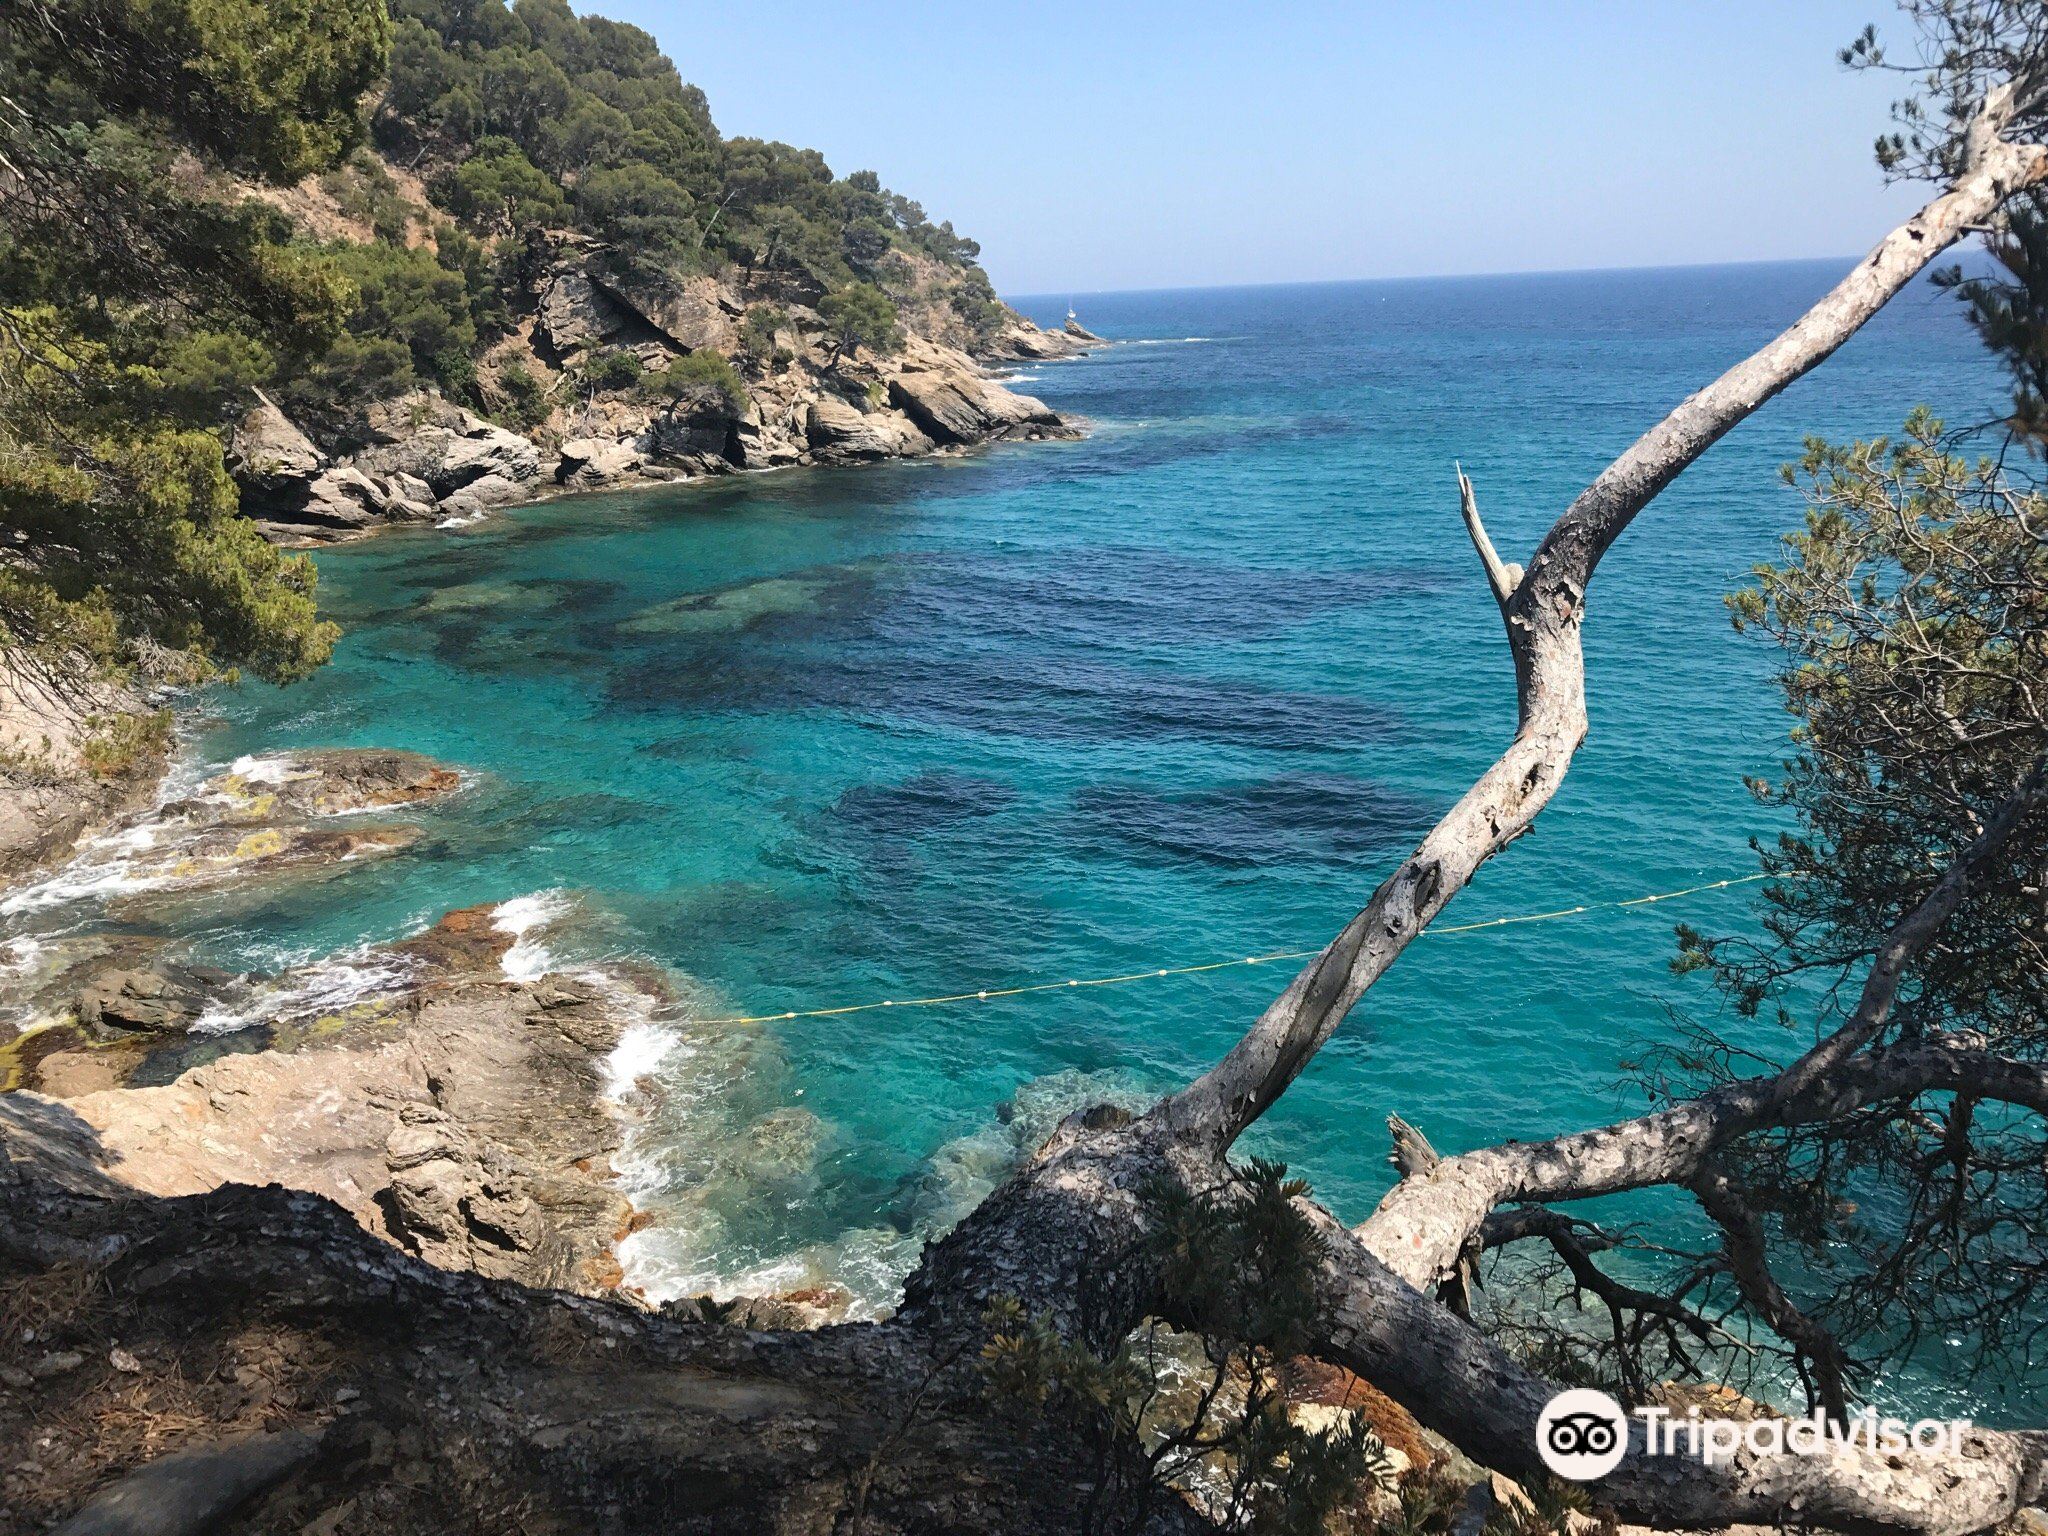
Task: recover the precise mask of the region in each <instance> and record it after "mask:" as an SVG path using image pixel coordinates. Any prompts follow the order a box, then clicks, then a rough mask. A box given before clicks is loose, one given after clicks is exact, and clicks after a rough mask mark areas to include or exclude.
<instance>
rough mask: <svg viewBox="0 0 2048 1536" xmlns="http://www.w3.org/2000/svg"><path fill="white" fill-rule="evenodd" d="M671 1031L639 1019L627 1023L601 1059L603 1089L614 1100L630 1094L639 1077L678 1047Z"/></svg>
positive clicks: (656, 1067)
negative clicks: (606, 1054) (616, 1042)
mask: <svg viewBox="0 0 2048 1536" xmlns="http://www.w3.org/2000/svg"><path fill="white" fill-rule="evenodd" d="M681 1046H682V1042H681V1041H680V1040H678V1039H677V1038H676V1036H675V1034H674V1032H673V1031H671V1030H668V1029H666V1028H664V1027H663V1026H661V1025H659V1024H656V1023H655V1022H653V1020H651V1019H648V1020H643V1021H642V1022H640V1023H638V1024H629V1025H628V1026H626V1029H625V1031H624V1033H622V1034H621V1035H620V1036H619V1043H618V1044H617V1045H615V1046H613V1047H612V1049H611V1054H610V1055H608V1056H606V1057H605V1059H604V1088H603V1093H604V1096H605V1097H606V1098H607V1099H611V1100H613V1101H614V1102H616V1101H617V1100H620V1099H623V1098H626V1097H627V1096H628V1095H629V1094H631V1093H632V1092H633V1091H634V1089H635V1087H636V1086H637V1085H638V1084H639V1082H640V1080H641V1079H642V1078H643V1077H652V1076H653V1075H654V1074H655V1073H657V1072H659V1071H660V1070H661V1069H662V1067H663V1066H664V1065H665V1064H666V1063H667V1062H668V1060H669V1058H670V1057H671V1056H673V1055H675V1054H676V1052H677V1051H678V1050H679V1049H680V1048H681Z"/></svg>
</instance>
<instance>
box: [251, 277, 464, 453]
mask: <svg viewBox="0 0 2048 1536" xmlns="http://www.w3.org/2000/svg"><path fill="white" fill-rule="evenodd" d="M330 259H331V260H332V262H333V264H334V267H335V269H336V270H337V271H339V272H341V273H343V274H345V275H346V276H347V278H348V279H349V280H350V282H351V283H352V284H353V285H354V287H355V291H356V303H355V305H354V307H353V308H352V310H351V311H350V312H349V315H348V319H347V322H346V328H345V331H344V334H343V335H342V336H341V337H340V338H339V339H338V340H337V341H336V342H335V343H334V344H333V345H332V346H330V347H328V348H326V349H325V350H324V351H323V352H322V353H321V354H320V355H319V356H318V357H316V358H314V359H312V360H310V361H309V362H307V363H306V364H304V365H303V366H301V367H299V368H296V369H293V370H291V371H290V372H288V373H287V374H285V375H284V376H283V377H281V378H279V379H278V380H277V381H276V382H275V384H274V386H273V389H274V393H275V395H276V397H277V399H278V402H279V404H280V405H282V406H283V407H284V409H285V411H286V413H287V414H288V415H290V416H292V417H293V418H294V419H295V420H299V421H304V422H310V423H320V422H323V421H328V422H331V421H332V420H334V419H336V418H337V417H340V416H343V415H346V414H347V413H348V412H351V411H353V410H355V409H357V408H359V407H360V406H362V405H363V404H365V403H367V402H369V401H372V400H382V399H389V398H391V397H393V396H396V395H401V394H405V393H407V392H408V391H410V390H414V389H418V388H420V387H421V386H423V385H433V386H436V387H438V388H440V389H442V390H443V391H445V392H446V393H448V394H450V395H454V396H456V397H458V398H460V397H468V396H471V395H473V394H474V390H475V382H476V364H475V354H476V352H477V350H478V347H479V345H480V344H481V343H482V341H483V340H484V339H485V338H486V337H487V336H488V335H489V334H491V333H493V332H495V331H496V330H498V329H499V328H501V326H502V324H503V314H504V300H503V296H502V294H501V292H500V291H499V287H498V281H497V274H496V273H495V271H494V270H493V269H492V268H491V266H490V264H489V263H488V261H487V260H486V259H484V257H483V254H482V251H481V248H480V247H478V246H476V245H475V244H474V243H468V244H465V243H464V242H463V241H462V240H461V238H460V237H459V236H457V237H454V238H452V239H444V240H443V241H442V242H441V250H440V253H439V254H438V255H436V254H435V253H432V252H429V251H427V250H426V249H424V248H422V247H414V248H411V249H408V248H406V247H405V246H401V245H388V244H375V245H342V246H335V247H333V248H331V251H330Z"/></svg>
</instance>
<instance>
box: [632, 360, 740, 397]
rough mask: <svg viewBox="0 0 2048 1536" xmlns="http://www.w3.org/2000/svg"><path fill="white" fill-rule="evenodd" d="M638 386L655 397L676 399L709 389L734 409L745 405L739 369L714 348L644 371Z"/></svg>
mask: <svg viewBox="0 0 2048 1536" xmlns="http://www.w3.org/2000/svg"><path fill="white" fill-rule="evenodd" d="M641 387H642V388H643V389H644V390H646V391H647V392H648V393H649V394H650V395H652V396H654V397H655V398H657V399H661V400H667V401H671V402H673V401H677V400H681V399H684V398H685V397H687V396H690V395H695V394H698V393H700V392H703V391H706V390H710V391H715V392H716V393H718V394H720V395H723V396H724V397H725V402H726V404H728V405H730V406H731V407H732V408H733V409H734V410H735V411H741V410H745V409H746V405H747V385H746V381H745V380H744V379H742V378H741V377H740V374H739V370H738V369H737V368H735V367H733V365H732V364H731V362H730V361H728V360H727V359H726V358H725V357H724V356H722V355H721V354H719V353H717V352H692V353H690V354H689V355H688V356H686V357H679V358H677V359H676V360H675V361H674V362H672V363H670V364H669V365H668V366H667V367H666V368H663V369H660V370H659V371H657V372H654V373H650V374H648V375H647V376H646V377H645V378H644V379H642V380H641Z"/></svg>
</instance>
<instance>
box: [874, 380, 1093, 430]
mask: <svg viewBox="0 0 2048 1536" xmlns="http://www.w3.org/2000/svg"><path fill="white" fill-rule="evenodd" d="M889 399H890V402H891V403H892V404H894V405H896V406H897V407H898V408H899V409H901V410H902V411H903V412H904V414H905V415H907V416H909V418H910V419H911V420H912V421H914V422H916V423H917V425H918V426H919V427H921V428H922V429H923V430H924V431H925V432H926V433H927V434H928V435H930V436H931V437H932V438H934V439H935V440H937V441H938V442H941V443H976V442H980V441H982V440H983V439H984V438H990V437H1003V436H1007V435H1009V434H1010V433H1012V432H1014V431H1016V430H1017V429H1018V428H1021V427H1027V426H1041V427H1058V426H1059V425H1060V419H1059V417H1058V416H1057V415H1056V414H1055V413H1054V412H1053V411H1052V410H1051V409H1050V408H1049V407H1048V406H1046V404H1045V403H1044V402H1043V401H1040V400H1034V399H1033V398H1032V397H1031V396H1029V395H1019V394H1014V393H1012V392H1011V391H1010V390H1007V389H1004V388H1003V387H1002V385H1000V384H995V383H991V382H990V381H989V380H987V379H984V378H981V377H979V376H978V375H976V374H973V373H970V372H968V371H967V370H966V369H965V368H958V367H940V368H932V369H906V370H905V371H903V372H901V373H898V374H896V375H894V376H893V377H892V378H891V379H890V380H889Z"/></svg>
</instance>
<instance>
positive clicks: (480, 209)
mask: <svg viewBox="0 0 2048 1536" xmlns="http://www.w3.org/2000/svg"><path fill="white" fill-rule="evenodd" d="M432 191H433V194H434V197H435V198H436V200H438V201H439V202H440V204H441V206H442V207H444V208H446V209H448V210H449V211H450V212H452V213H453V214H455V216H456V217H457V218H459V219H461V220H462V221H463V222H464V223H466V224H468V225H469V226H470V227H471V228H472V229H475V230H479V231H481V232H483V233H485V234H511V233H512V232H514V231H515V230H520V229H525V228H528V227H530V226H537V225H552V224H560V223H562V222H563V221H564V220H565V219H567V217H568V214H569V202H568V199H567V198H565V197H564V196H563V195H562V189H561V187H560V186H558V185H557V184H556V182H555V180H554V178H553V177H551V176H549V175H548V174H547V173H546V172H545V171H543V170H542V169H541V168H540V167H539V166H537V165H535V164H534V163H533V162H532V161H531V160H529V159H527V158H526V152H525V151H524V150H522V149H521V148H520V147H519V146H518V145H517V144H515V143H513V142H512V140H510V139H507V138H503V137H500V136H499V135H496V134H491V135H488V136H487V137H485V138H482V139H479V140H478V141H477V143H476V147H475V148H474V149H473V150H471V152H470V155H469V158H468V159H466V160H464V161H463V162H462V163H461V164H460V165H457V166H454V167H452V168H451V169H449V170H447V171H444V172H443V173H442V174H440V175H439V176H436V177H435V178H434V182H433V187H432Z"/></svg>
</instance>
